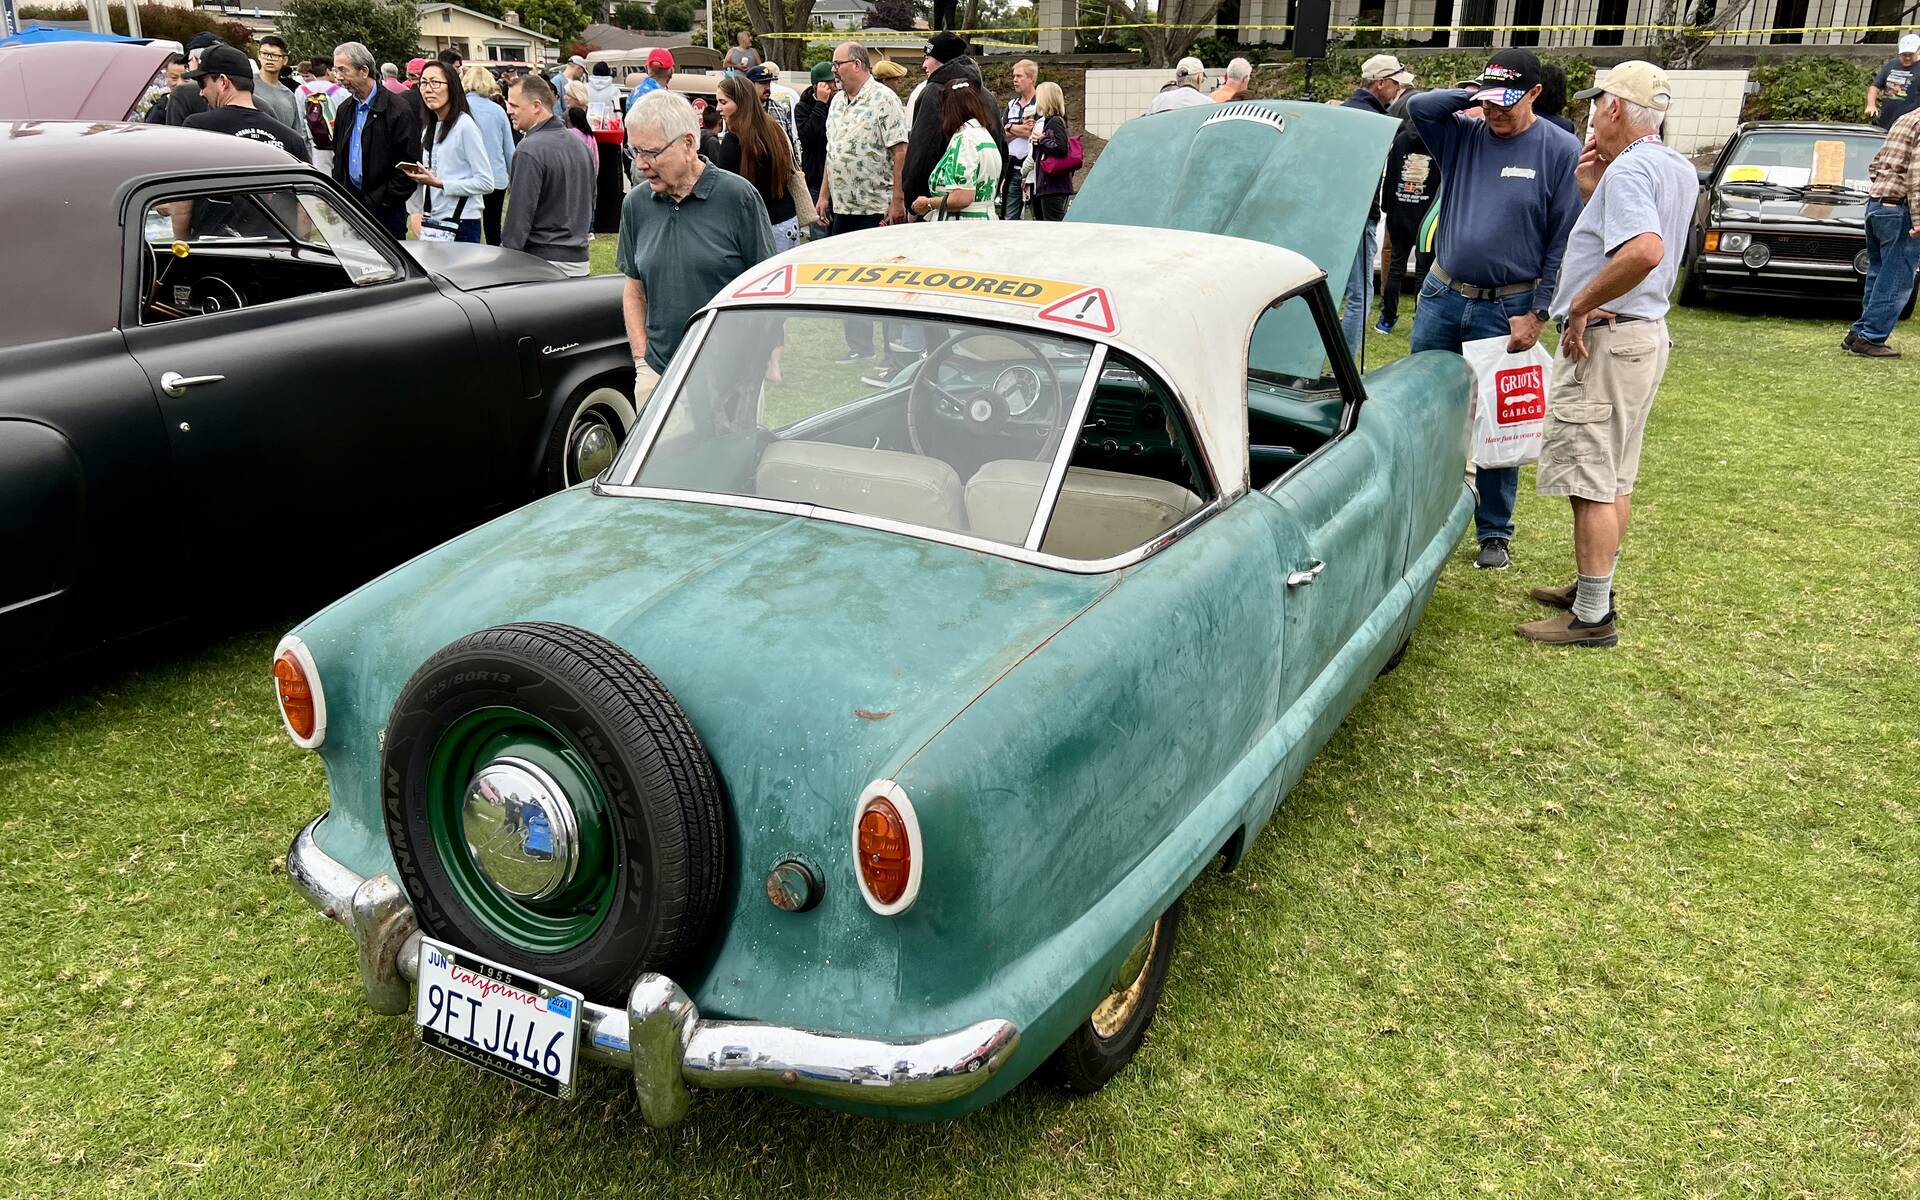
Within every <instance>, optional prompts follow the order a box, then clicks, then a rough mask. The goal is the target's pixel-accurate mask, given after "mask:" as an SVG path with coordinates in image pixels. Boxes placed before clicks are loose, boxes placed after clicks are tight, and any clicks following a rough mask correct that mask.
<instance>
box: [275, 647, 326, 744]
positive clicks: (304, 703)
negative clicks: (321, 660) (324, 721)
mask: <svg viewBox="0 0 1920 1200" xmlns="http://www.w3.org/2000/svg"><path fill="white" fill-rule="evenodd" d="M273 686H274V690H275V691H276V692H278V693H279V695H280V715H281V716H283V717H285V718H286V720H287V728H288V729H290V730H292V731H293V735H294V737H295V738H296V739H297V740H299V741H303V742H304V741H311V740H312V738H313V733H314V728H315V726H316V724H317V723H318V713H317V712H316V711H315V709H314V704H313V685H312V684H311V683H310V682H308V680H307V672H306V670H305V669H304V668H303V667H301V665H300V660H299V659H298V658H295V657H294V654H293V651H291V650H283V651H281V653H280V657H278V658H276V659H274V660H273Z"/></svg>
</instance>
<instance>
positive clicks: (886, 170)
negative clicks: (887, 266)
mask: <svg viewBox="0 0 1920 1200" xmlns="http://www.w3.org/2000/svg"><path fill="white" fill-rule="evenodd" d="M833 73H834V76H835V77H836V78H838V79H839V80H840V92H839V94H838V95H836V96H835V97H834V98H833V104H832V105H831V106H830V107H829V108H828V109H827V174H826V178H825V179H824V180H823V181H822V182H821V187H820V203H819V212H820V219H821V220H822V221H825V220H827V219H828V214H829V213H831V214H832V220H833V232H835V233H848V232H851V231H853V230H855V229H872V228H873V227H874V226H876V225H886V224H897V223H899V222H902V221H905V220H906V219H907V208H906V200H905V198H904V191H903V189H902V187H901V182H900V180H901V171H902V169H903V168H904V167H905V165H906V159H907V114H906V113H905V111H903V110H902V109H901V107H900V97H898V96H896V95H894V94H893V92H892V91H890V90H889V89H887V88H885V87H880V86H878V85H875V84H874V83H873V71H872V69H871V68H870V67H869V66H868V65H867V48H866V47H865V46H862V45H861V44H860V43H859V42H845V43H842V44H841V45H840V46H839V47H838V48H836V49H835V50H834V52H833Z"/></svg>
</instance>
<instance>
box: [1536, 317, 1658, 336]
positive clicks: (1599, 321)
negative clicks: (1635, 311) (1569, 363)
mask: <svg viewBox="0 0 1920 1200" xmlns="http://www.w3.org/2000/svg"><path fill="white" fill-rule="evenodd" d="M1654 319H1655V318H1653V317H1636V316H1633V315H1631V314H1629V313H1615V314H1614V315H1613V316H1611V317H1589V318H1587V328H1588V329H1592V328H1593V327H1594V326H1595V325H1629V324H1632V323H1633V322H1635V321H1651V320H1654ZM1553 326H1554V328H1555V329H1558V330H1559V331H1560V332H1561V333H1565V332H1566V331H1567V319H1566V318H1565V317H1555V318H1554V320H1553Z"/></svg>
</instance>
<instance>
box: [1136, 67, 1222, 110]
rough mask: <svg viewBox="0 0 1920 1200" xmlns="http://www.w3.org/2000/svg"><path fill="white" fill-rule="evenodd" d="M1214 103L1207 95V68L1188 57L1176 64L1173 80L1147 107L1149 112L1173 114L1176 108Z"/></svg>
mask: <svg viewBox="0 0 1920 1200" xmlns="http://www.w3.org/2000/svg"><path fill="white" fill-rule="evenodd" d="M1212 103H1213V97H1212V96H1210V95H1208V94H1207V68H1206V67H1205V66H1204V65H1202V64H1201V62H1200V60H1199V59H1197V58H1194V57H1193V56H1192V55H1188V56H1187V57H1186V58H1183V59H1181V60H1180V61H1179V62H1178V63H1176V64H1174V68H1173V79H1172V80H1171V81H1170V82H1169V83H1168V84H1167V85H1166V86H1165V87H1162V88H1161V89H1160V94H1159V95H1158V96H1155V97H1154V98H1153V103H1152V104H1150V105H1148V106H1147V111H1148V112H1149V113H1163V112H1172V111H1173V110H1174V109H1176V108H1188V107H1191V106H1192V105H1195V104H1212Z"/></svg>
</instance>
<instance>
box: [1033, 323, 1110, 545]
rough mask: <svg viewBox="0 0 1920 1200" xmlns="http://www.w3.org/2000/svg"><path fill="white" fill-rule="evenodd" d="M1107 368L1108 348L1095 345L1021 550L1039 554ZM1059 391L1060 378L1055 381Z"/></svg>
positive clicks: (1063, 427)
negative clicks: (1089, 409)
mask: <svg viewBox="0 0 1920 1200" xmlns="http://www.w3.org/2000/svg"><path fill="white" fill-rule="evenodd" d="M1106 369H1107V348H1106V347H1105V346H1104V345H1098V344H1096V345H1095V346H1094V348H1093V355H1092V357H1090V358H1089V359H1087V367H1086V371H1087V375H1086V378H1085V379H1083V380H1081V381H1080V394H1079V395H1078V396H1077V397H1075V398H1074V401H1073V410H1072V412H1071V413H1069V414H1068V416H1067V420H1066V422H1065V423H1064V424H1063V425H1062V426H1061V437H1060V448H1059V449H1058V450H1056V451H1055V452H1054V455H1053V465H1052V466H1051V467H1049V468H1047V482H1046V484H1045V485H1044V486H1042V487H1041V489H1040V503H1039V506H1038V507H1036V508H1035V509H1034V510H1033V521H1032V523H1030V524H1029V525H1028V526H1027V536H1026V540H1025V541H1023V542H1022V543H1021V545H1022V547H1024V548H1025V549H1028V550H1031V551H1033V552H1034V553H1036V554H1037V553H1039V551H1040V542H1041V539H1043V538H1045V537H1046V535H1047V526H1048V525H1049V524H1051V523H1052V521H1053V506H1054V505H1055V504H1056V503H1058V502H1059V500H1060V489H1061V488H1062V487H1063V486H1065V484H1066V482H1067V468H1068V467H1070V466H1072V465H1073V452H1074V451H1075V450H1077V449H1079V448H1080V430H1081V428H1082V427H1083V426H1084V425H1085V424H1086V422H1087V410H1088V408H1089V407H1091V406H1092V404H1093V394H1094V393H1095V392H1097V391H1099V390H1100V373H1101V372H1102V371H1104V370H1106ZM1054 383H1055V385H1056V386H1055V389H1054V390H1055V391H1058V390H1059V388H1058V386H1057V385H1058V384H1059V379H1058V377H1056V378H1055V380H1054Z"/></svg>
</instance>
